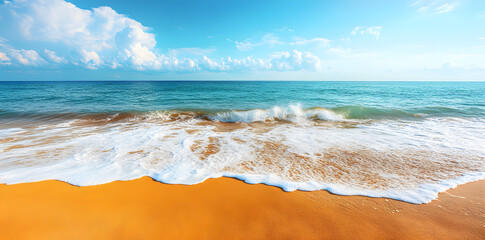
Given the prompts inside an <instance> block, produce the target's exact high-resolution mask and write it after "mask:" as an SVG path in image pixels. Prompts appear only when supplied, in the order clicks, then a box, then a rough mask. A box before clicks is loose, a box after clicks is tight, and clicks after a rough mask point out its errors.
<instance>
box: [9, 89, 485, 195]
mask: <svg viewBox="0 0 485 240" xmlns="http://www.w3.org/2000/svg"><path fill="white" fill-rule="evenodd" d="M484 96H485V84H484V83H450V82H2V83H0V102H1V103H2V104H1V105H0V182H2V183H8V184H10V183H19V182H30V181H39V180H45V179H59V180H63V181H67V182H70V183H72V184H76V185H94V184H101V183H105V182H110V181H114V180H128V179H134V178H138V177H141V176H150V177H152V178H154V179H156V180H159V181H162V182H166V183H181V184H196V183H199V182H202V181H204V180H205V179H207V178H215V177H221V176H229V177H237V178H240V179H243V180H245V181H246V182H249V183H266V184H270V185H275V186H279V187H282V188H283V189H284V190H287V191H292V190H296V189H300V190H318V189H327V190H329V191H331V192H333V193H336V194H343V195H367V196H372V197H390V198H394V199H399V200H403V201H407V202H412V203H424V202H429V201H431V200H432V199H434V198H436V197H437V193H438V192H440V191H444V190H446V189H448V188H450V187H455V186H456V185H457V184H462V183H466V182H469V181H473V180H478V179H483V178H485V148H484V146H485V139H484V137H483V136H485V98H484Z"/></svg>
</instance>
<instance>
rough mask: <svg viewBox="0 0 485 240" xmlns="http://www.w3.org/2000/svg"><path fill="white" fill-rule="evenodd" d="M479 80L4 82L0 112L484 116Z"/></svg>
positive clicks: (482, 88) (484, 90) (482, 87)
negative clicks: (296, 107) (279, 110)
mask: <svg viewBox="0 0 485 240" xmlns="http://www.w3.org/2000/svg"><path fill="white" fill-rule="evenodd" d="M484 96H485V83H482V82H2V83H0V102H2V105H1V107H0V113H1V116H0V117H5V116H9V115H22V116H29V115H31V114H32V115H42V114H55V113H116V112H136V111H138V112H146V111H159V110H182V111H207V112H213V111H228V110H250V109H270V108H272V107H274V106H287V105H289V104H296V103H298V104H301V106H302V107H303V108H312V107H323V108H327V109H335V111H337V112H342V113H346V112H349V113H350V116H349V117H350V118H374V117H376V118H379V117H405V116H411V115H415V114H425V115H427V116H460V117H482V116H484V115H485V97H484Z"/></svg>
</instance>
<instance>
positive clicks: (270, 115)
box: [210, 104, 344, 123]
mask: <svg viewBox="0 0 485 240" xmlns="http://www.w3.org/2000/svg"><path fill="white" fill-rule="evenodd" d="M210 118H211V119H212V120H218V121H222V122H246V123H248V122H266V121H274V120H286V121H291V122H302V121H305V120H310V119H316V120H330V121H342V120H344V117H343V116H342V115H340V114H337V113H335V112H333V111H331V110H328V109H325V108H312V109H306V110H305V109H303V108H302V107H301V105H300V104H290V105H289V106H288V107H286V108H284V107H278V106H275V107H273V108H271V109H267V110H266V109H253V110H247V111H231V112H222V113H217V114H216V115H214V116H211V117H210Z"/></svg>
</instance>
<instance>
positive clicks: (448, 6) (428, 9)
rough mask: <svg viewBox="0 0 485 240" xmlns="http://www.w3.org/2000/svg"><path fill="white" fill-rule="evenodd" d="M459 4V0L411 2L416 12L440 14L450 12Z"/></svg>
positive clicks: (421, 0) (419, 0)
mask: <svg viewBox="0 0 485 240" xmlns="http://www.w3.org/2000/svg"><path fill="white" fill-rule="evenodd" d="M460 4H461V1H460V0H455V1H450V0H418V1H415V2H413V3H412V4H411V6H413V7H416V8H417V9H416V12H418V13H432V14H442V13H447V12H451V11H453V10H454V9H456V7H458V6H459V5H460Z"/></svg>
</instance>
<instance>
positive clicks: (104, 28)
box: [0, 0, 329, 72]
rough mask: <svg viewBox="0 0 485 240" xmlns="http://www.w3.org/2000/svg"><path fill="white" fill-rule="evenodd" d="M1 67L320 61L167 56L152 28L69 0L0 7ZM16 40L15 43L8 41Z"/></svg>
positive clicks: (267, 38) (295, 66)
mask: <svg viewBox="0 0 485 240" xmlns="http://www.w3.org/2000/svg"><path fill="white" fill-rule="evenodd" d="M0 16H2V18H1V19H0V64H1V65H12V66H31V67H44V66H51V65H52V66H54V67H55V66H59V65H66V64H71V65H74V66H79V67H83V68H87V69H92V70H95V69H99V68H111V69H118V68H131V69H136V70H154V71H177V72H193V71H216V72H220V71H252V70H261V71H299V70H308V71H315V70H318V69H319V68H320V59H319V58H318V57H316V56H315V55H313V54H312V53H309V52H299V51H296V50H294V51H291V52H285V53H278V54H274V55H272V56H269V57H265V58H255V57H251V56H250V57H245V58H244V57H243V58H237V59H236V58H231V57H226V58H218V59H214V58H211V57H208V55H210V54H211V53H213V52H214V51H215V49H201V48H179V49H172V50H167V53H166V54H163V53H162V52H161V51H160V50H159V49H158V48H157V46H156V45H157V42H156V40H155V35H154V34H153V33H151V32H150V28H148V27H146V26H143V25H142V24H141V23H140V22H137V21H136V20H134V19H131V18H129V17H127V16H125V15H123V14H120V13H117V12H116V11H115V10H113V9H112V8H110V7H106V6H103V7H97V8H93V9H90V10H86V9H81V8H78V7H77V6H75V5H74V4H72V3H69V2H66V1H64V0H29V1H26V0H14V1H12V2H9V3H6V4H3V5H0ZM9 40H11V41H9ZM328 42H329V41H328V40H327V39H324V38H313V39H303V38H300V39H295V41H294V42H291V43H288V42H286V43H285V42H282V41H281V40H280V39H279V38H278V37H276V36H275V35H274V34H271V33H270V34H266V35H264V36H263V37H262V38H261V40H260V41H257V42H252V41H250V40H246V41H242V42H237V41H236V42H235V43H236V45H237V48H238V49H239V50H241V51H247V50H251V49H253V48H254V47H257V46H263V45H265V46H273V45H277V44H287V45H304V44H317V45H321V46H324V45H327V44H328Z"/></svg>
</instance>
